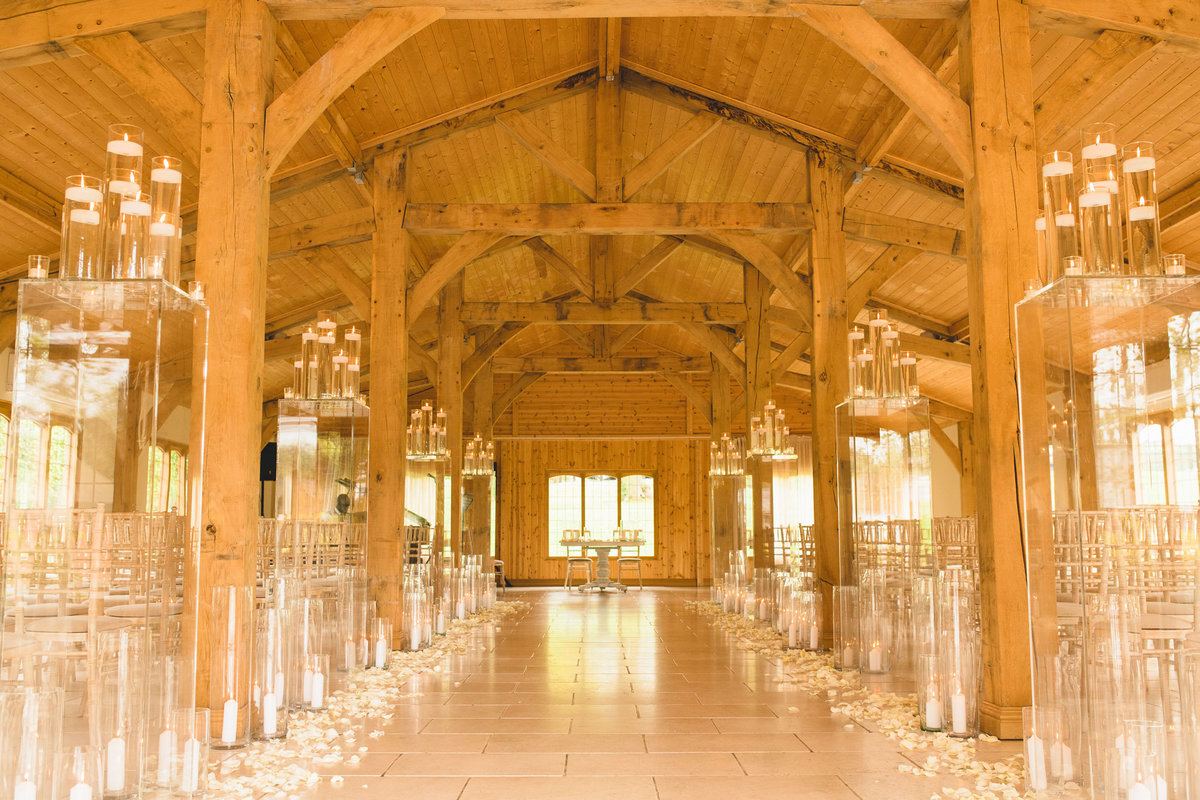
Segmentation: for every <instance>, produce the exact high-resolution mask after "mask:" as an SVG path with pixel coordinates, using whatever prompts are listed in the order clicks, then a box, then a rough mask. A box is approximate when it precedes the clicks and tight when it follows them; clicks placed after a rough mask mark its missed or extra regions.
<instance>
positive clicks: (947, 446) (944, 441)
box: [929, 424, 962, 474]
mask: <svg viewBox="0 0 1200 800" xmlns="http://www.w3.org/2000/svg"><path fill="white" fill-rule="evenodd" d="M929 433H930V435H931V436H932V437H933V441H935V442H937V446H938V447H940V448H941V450H942V452H943V453H945V454H946V457H947V458H949V459H950V463H951V464H953V465H954V468H955V469H956V470H958V472H959V474H961V473H962V452H961V451H960V450H959V449H958V445H956V444H954V442H952V441H951V440H950V436H949V434H947V433H946V432H945V431H944V430H942V426H941V425H938V424H933V425H930V426H929Z"/></svg>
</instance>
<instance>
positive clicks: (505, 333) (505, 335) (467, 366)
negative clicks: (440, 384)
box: [462, 322, 528, 386]
mask: <svg viewBox="0 0 1200 800" xmlns="http://www.w3.org/2000/svg"><path fill="white" fill-rule="evenodd" d="M527 327H528V323H526V322H505V323H503V324H501V325H499V326H498V327H497V328H496V329H495V330H494V331H492V332H491V334H489V335H488V337H487V338H486V339H484V340H482V341H481V342H479V344H478V345H477V346H476V348H475V352H473V353H471V355H469V356H467V357H466V358H465V359H463V365H462V380H463V386H466V385H467V384H468V383H470V382H471V381H472V380H473V379H474V378H475V376H476V375H478V374H479V370H481V369H483V365H484V364H486V363H487V362H489V361H491V360H492V356H494V355H496V353H497V352H498V351H499V350H500V348H501V347H504V345H506V344H508V342H509V341H510V340H511V339H512V338H513V337H514V336H516V335H517V334H518V333H520V332H521V331H523V330H525V328H527Z"/></svg>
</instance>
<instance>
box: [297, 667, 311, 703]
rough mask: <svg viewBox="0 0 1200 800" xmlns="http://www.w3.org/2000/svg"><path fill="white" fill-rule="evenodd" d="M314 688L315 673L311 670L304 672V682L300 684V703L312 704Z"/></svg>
mask: <svg viewBox="0 0 1200 800" xmlns="http://www.w3.org/2000/svg"><path fill="white" fill-rule="evenodd" d="M312 687H313V671H312V670H311V669H306V670H304V680H303V681H302V682H301V684H300V701H301V702H303V703H310V702H312Z"/></svg>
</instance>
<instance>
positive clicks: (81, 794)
mask: <svg viewBox="0 0 1200 800" xmlns="http://www.w3.org/2000/svg"><path fill="white" fill-rule="evenodd" d="M69 800H92V787H91V786H88V785H87V784H86V783H84V782H83V781H80V782H79V783H77V784H75V785H74V786H72V787H71V794H70V796H69Z"/></svg>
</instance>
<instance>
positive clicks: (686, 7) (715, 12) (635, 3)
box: [267, 0, 965, 19]
mask: <svg viewBox="0 0 1200 800" xmlns="http://www.w3.org/2000/svg"><path fill="white" fill-rule="evenodd" d="M828 2H830V3H833V4H835V5H844V4H845V2H846V0H828ZM860 2H861V5H862V7H863V8H864V9H866V10H867V11H868V12H870V13H871V14H873V15H875V16H879V17H895V18H900V19H956V18H957V17H958V15H959V14H960V13H962V9H963V7H964V6H965V2H963V0H904V2H896V0H860ZM439 4H440V5H442V6H444V7H445V9H446V19H562V18H566V19H600V18H606V17H793V16H795V15H796V14H795V11H793V10H792V9H791V7H790V6H788V5H787V4H786V3H780V2H778V0H616V2H613V1H612V0H568V1H567V2H564V1H563V0H525V2H522V3H519V4H512V3H497V2H495V0H439ZM267 5H268V6H269V7H270V8H271V10H272V12H273V13H274V14H275V16H276V17H277V18H279V19H358V18H360V17H362V16H363V14H365V13H367V12H368V11H369V10H370V9H373V8H380V7H384V6H387V7H404V6H413V5H419V2H417V0H267Z"/></svg>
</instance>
